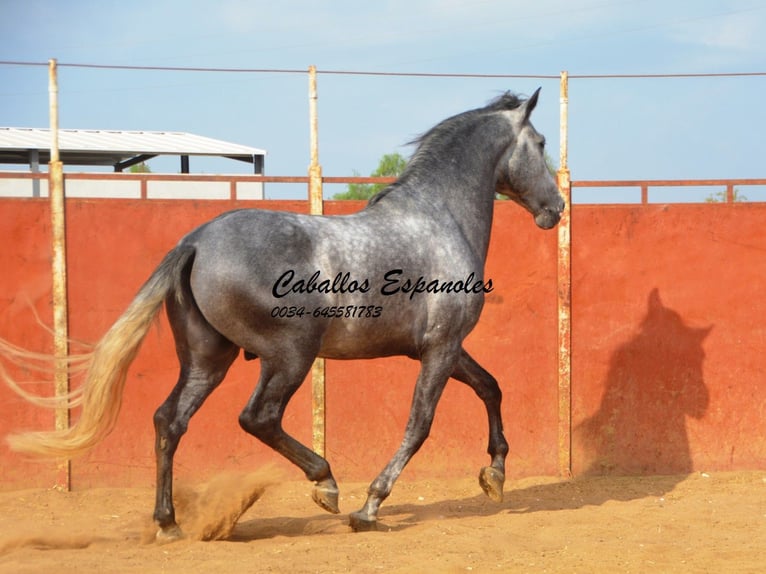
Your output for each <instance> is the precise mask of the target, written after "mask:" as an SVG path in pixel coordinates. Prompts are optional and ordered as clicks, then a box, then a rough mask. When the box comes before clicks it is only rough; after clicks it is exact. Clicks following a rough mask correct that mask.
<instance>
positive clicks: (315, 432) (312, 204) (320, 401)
mask: <svg viewBox="0 0 766 574" xmlns="http://www.w3.org/2000/svg"><path fill="white" fill-rule="evenodd" d="M317 97H318V96H317V77H316V67H315V66H310V67H309V123H310V129H311V139H310V142H311V143H310V145H311V163H310V165H309V213H311V214H312V215H322V214H323V213H324V200H323V195H322V194H323V191H322V167H321V166H320V165H319V121H318V117H317ZM325 423H326V415H325V360H324V359H323V358H321V357H318V358H316V359H315V360H314V364H313V365H312V367H311V427H312V428H311V436H312V445H313V449H314V452H316V453H317V454H318V455H319V456H325V449H326V445H327V439H326V435H325Z"/></svg>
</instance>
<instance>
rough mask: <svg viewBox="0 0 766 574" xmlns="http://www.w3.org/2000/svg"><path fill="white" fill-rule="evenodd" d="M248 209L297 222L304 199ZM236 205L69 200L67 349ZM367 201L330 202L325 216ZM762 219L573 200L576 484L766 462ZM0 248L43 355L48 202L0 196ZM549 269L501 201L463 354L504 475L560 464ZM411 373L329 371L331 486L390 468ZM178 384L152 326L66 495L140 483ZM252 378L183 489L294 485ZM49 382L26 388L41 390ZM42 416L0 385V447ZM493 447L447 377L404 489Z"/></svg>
mask: <svg viewBox="0 0 766 574" xmlns="http://www.w3.org/2000/svg"><path fill="white" fill-rule="evenodd" d="M249 205H252V203H249ZM258 205H259V206H263V207H266V208H270V209H283V210H284V209H289V210H294V211H305V210H306V209H307V203H306V202H302V201H295V202H288V201H266V202H259V203H258ZM242 206H244V204H237V203H235V202H228V201H220V202H219V201H197V202H194V201H146V200H144V201H139V200H136V201H134V200H74V199H71V200H68V202H67V223H68V231H67V239H68V264H69V309H70V334H71V336H72V337H73V338H75V339H79V340H84V341H96V340H97V339H98V338H99V337H100V336H101V334H103V332H104V331H105V330H106V329H107V328H108V327H109V325H110V324H111V323H112V322H113V321H114V320H115V319H116V318H117V317H118V316H119V314H120V313H121V312H122V311H123V309H124V308H125V306H126V305H127V304H128V302H129V301H130V300H131V299H132V297H133V295H134V294H135V292H136V290H137V289H138V287H139V286H140V285H141V283H142V282H143V281H144V280H145V279H146V277H147V276H148V275H149V273H150V272H151V270H152V269H153V268H154V267H155V266H156V265H157V263H158V262H159V260H160V259H161V257H162V256H163V255H164V253H165V252H166V251H168V250H169V249H170V248H172V247H173V245H174V244H175V243H176V241H177V240H178V239H179V238H180V237H181V236H182V235H183V234H184V233H185V232H186V231H188V230H190V229H191V228H193V227H194V226H196V225H197V224H199V223H202V222H204V221H206V220H208V219H210V218H211V217H213V216H215V215H217V214H218V213H220V212H222V211H225V210H228V209H231V208H234V207H242ZM360 207H361V204H360V203H357V202H328V203H327V204H326V211H327V212H328V213H340V212H344V211H345V212H348V211H354V210H357V209H359V208H360ZM765 216H766V205H764V204H733V205H673V206H661V205H649V206H640V205H631V206H614V207H611V206H610V207H605V206H598V207H596V206H593V207H591V206H579V205H578V206H575V208H574V210H573V217H572V236H573V249H572V273H573V298H572V303H573V310H572V325H573V333H572V341H573V343H572V345H573V348H572V352H573V359H572V360H573V369H572V392H573V405H572V406H573V410H572V418H573V427H574V428H573V468H574V471H575V473H577V474H581V473H587V472H609V473H668V472H687V471H690V470H692V469H699V470H716V469H721V470H724V469H737V468H762V467H764V463H766V444H764V438H763V437H765V436H766V432H764V430H766V429H765V428H764V427H765V426H766V424H765V423H764V422H763V416H761V415H762V412H763V411H764V409H766V396H765V395H766V385H765V384H764V383H766V381H764V376H765V375H764V374H763V373H766V358H764V357H766V355H765V354H764V353H763V349H764V343H766V329H765V328H764V326H763V323H764V318H766V303H765V302H764V296H763V289H764V278H766V234H764V232H763V231H762V230H761V222H762V221H764V218H765ZM0 238H2V239H3V246H4V249H2V250H0V269H2V273H0V337H2V338H4V339H7V340H9V341H11V342H13V343H16V344H18V345H21V346H24V347H27V348H30V349H33V350H39V351H50V350H51V344H50V335H49V334H48V333H46V332H45V331H44V329H43V328H42V327H41V326H40V325H38V324H37V323H36V321H35V319H34V316H33V313H32V310H31V307H30V306H33V307H34V308H35V309H36V310H37V311H38V313H39V315H40V318H41V320H42V321H43V322H44V323H45V324H46V325H50V324H51V310H50V300H51V293H50V246H49V242H50V224H49V212H48V204H47V201H46V200H35V199H2V200H0ZM555 273H556V234H555V232H550V231H549V232H544V231H541V230H539V229H537V228H536V227H535V225H534V223H533V222H532V221H531V218H530V217H529V216H528V215H527V214H526V213H524V212H522V211H521V210H520V209H519V208H518V207H517V206H515V205H513V204H511V203H510V202H498V204H497V210H496V214H495V222H494V228H493V236H492V243H491V246H490V255H489V260H488V263H487V276H488V277H491V278H492V280H493V285H494V286H495V290H494V292H493V293H492V294H491V295H490V296H489V298H488V300H487V304H486V306H485V309H484V313H483V315H482V318H481V320H480V322H479V325H478V326H477V328H476V329H475V331H474V332H473V333H472V334H471V336H470V337H469V339H468V341H467V342H466V347H467V348H468V350H469V351H470V352H471V353H472V354H473V355H474V356H475V357H476V358H477V360H479V362H481V363H482V364H483V365H484V366H485V367H486V368H487V369H488V370H489V371H490V372H492V373H493V374H494V375H495V376H496V377H497V379H498V380H499V381H500V384H501V387H502V388H503V391H504V403H503V411H504V417H505V427H506V434H507V437H508V440H509V442H510V444H511V454H510V455H509V458H508V473H509V476H511V477H518V476H525V475H553V474H556V472H557V468H558V463H557V425H558V420H557V416H558V406H557V405H558V403H557V384H556V350H557V342H556V277H555ZM711 326H712V328H711V329H710V330H709V332H706V330H707V329H708V328H710V327H711ZM417 368H418V364H417V363H415V362H413V361H410V360H408V359H401V358H393V359H381V360H372V361H344V362H341V361H328V364H327V451H328V459H329V460H330V463H331V464H332V466H333V469H334V472H335V474H336V477H337V478H338V479H340V480H370V479H372V478H373V477H374V476H375V475H376V474H377V472H378V471H379V470H380V469H381V468H382V467H383V465H384V464H385V463H386V462H387V460H388V458H389V457H390V456H391V455H392V454H393V452H394V451H395V449H396V447H397V446H398V443H399V441H400V440H401V437H402V433H403V430H404V426H405V423H406V419H407V414H408V410H409V403H410V397H411V393H412V387H413V384H414V380H415V377H416V375H417ZM9 369H10V370H13V367H9ZM14 372H15V371H14ZM17 374H18V373H17ZM176 376H177V364H176V359H175V355H174V352H173V343H172V336H171V334H170V329H169V327H168V326H167V324H166V322H165V320H164V317H163V318H162V319H161V320H160V321H159V322H158V326H157V328H156V329H153V330H152V332H151V333H150V334H149V336H148V338H147V340H146V342H145V344H144V347H143V349H142V351H141V352H140V354H139V357H138V358H137V360H136V362H135V363H134V365H133V368H132V370H131V373H130V376H129V382H128V385H127V390H126V394H125V400H124V405H123V410H122V412H121V415H120V420H119V423H118V426H117V428H116V430H115V431H114V432H113V433H112V435H110V436H109V437H108V438H107V439H106V440H105V441H104V442H103V443H102V444H101V445H99V446H98V447H97V448H96V449H94V450H93V451H92V452H91V453H90V454H89V455H87V456H86V457H85V458H83V459H80V460H76V461H74V463H73V470H72V481H73V486H74V487H75V488H77V487H85V486H92V485H111V484H114V485H145V484H151V483H152V482H153V480H154V457H153V441H154V439H153V428H152V414H153V412H154V410H155V409H156V407H157V406H158V405H159V404H160V403H161V402H162V401H163V400H164V398H165V397H166V396H167V394H168V393H169V392H170V389H171V388H172V385H173V384H174V383H175V380H176ZM257 377H258V362H257V361H253V362H247V363H246V362H244V361H242V360H238V361H237V363H236V364H235V366H234V367H233V368H232V370H231V372H230V374H229V376H228V377H227V379H226V380H225V381H224V383H223V384H222V385H221V387H220V388H219V389H218V390H217V391H216V392H215V393H214V394H213V395H212V396H211V397H210V399H209V400H208V402H207V403H206V404H205V405H204V406H203V408H202V409H201V411H200V412H199V413H198V414H197V415H196V416H195V417H194V418H193V419H192V422H191V425H190V428H189V432H188V433H187V435H186V436H185V437H184V439H183V441H182V443H181V447H180V449H179V452H178V455H177V457H176V461H177V463H176V468H177V472H178V474H179V475H180V476H184V475H193V476H194V477H200V476H206V475H209V474H212V473H214V472H216V471H219V470H222V469H235V470H236V469H243V470H244V469H251V468H254V467H258V466H261V465H263V464H267V463H275V464H277V465H279V466H282V467H284V468H287V469H290V470H289V471H290V473H291V474H290V476H293V477H294V478H300V477H301V476H302V475H301V473H300V471H299V470H297V469H295V468H294V467H292V466H289V465H288V464H287V463H285V462H283V461H282V459H281V458H280V457H279V456H278V455H276V454H274V453H273V452H271V451H270V450H269V449H267V448H265V447H263V446H262V445H261V444H260V443H258V442H257V441H256V440H255V439H253V438H252V437H250V436H249V435H246V434H245V433H244V432H242V431H241V430H240V428H239V426H238V423H237V416H238V414H239V411H240V409H241V408H242V407H243V406H244V404H245V402H246V401H247V398H248V396H249V394H250V393H251V392H252V390H253V387H254V384H255V382H256V380H257ZM20 378H22V379H24V378H26V379H29V378H30V376H29V375H28V374H27V375H24V374H22V375H21V377H20ZM75 384H76V382H75ZM50 386H51V385H34V386H31V387H30V388H31V389H33V390H35V391H36V392H40V393H44V392H50V391H49V390H48V389H49V388H50ZM309 391H310V388H309V385H304V387H303V388H302V389H301V390H300V391H299V393H298V394H297V395H296V396H295V398H294V399H293V401H292V403H291V405H290V407H289V408H288V413H287V417H286V421H285V427H286V428H287V429H288V430H289V431H291V432H292V433H293V434H295V436H296V437H297V438H299V439H300V440H302V441H303V442H305V443H307V444H310V441H311V434H310V433H311V421H310V413H311V408H310V392H309ZM52 420H53V416H52V413H50V412H45V411H42V410H40V409H38V408H35V407H30V406H28V405H26V404H25V403H24V402H23V401H22V400H21V399H19V398H18V397H17V396H16V395H15V394H13V393H12V392H11V391H10V390H8V389H7V388H6V387H5V386H3V385H0V434H2V435H5V434H7V433H9V432H11V431H15V430H18V429H25V428H50V427H51V426H52ZM486 435H487V423H486V415H485V412H484V408H483V405H482V404H481V402H480V401H479V400H478V399H477V398H476V397H475V396H473V394H472V391H470V390H469V389H468V388H466V387H464V386H463V385H461V384H460V383H458V382H454V381H452V382H450V384H449V385H448V387H447V390H446V392H445V394H444V396H443V398H442V401H441V403H440V405H439V409H438V410H437V415H436V421H435V424H434V428H433V431H432V433H431V437H430V438H429V440H428V441H427V442H426V445H425V446H424V447H423V449H422V450H421V451H420V452H419V453H418V454H417V455H416V456H415V458H414V459H413V461H412V463H411V464H410V466H409V467H408V468H407V469H406V470H405V474H404V476H405V477H410V478H412V477H429V476H470V475H475V474H476V473H477V471H478V469H479V467H480V466H482V465H483V464H485V463H486V462H487V460H488V457H487V455H486V454H485V451H486V440H487V436H486ZM350 437H353V438H350ZM0 460H2V462H3V464H2V465H1V466H0V484H2V486H3V487H6V488H18V487H21V486H29V487H31V486H50V485H51V484H52V483H53V481H54V478H55V472H54V470H53V465H52V464H50V463H38V462H30V461H27V460H25V459H23V458H22V457H20V456H19V455H17V454H15V453H12V452H11V451H9V450H8V449H7V447H6V446H5V444H2V445H0Z"/></svg>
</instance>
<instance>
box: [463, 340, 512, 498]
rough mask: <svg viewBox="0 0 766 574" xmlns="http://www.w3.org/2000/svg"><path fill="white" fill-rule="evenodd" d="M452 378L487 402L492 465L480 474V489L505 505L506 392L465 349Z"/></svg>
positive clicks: (489, 450)
mask: <svg viewBox="0 0 766 574" xmlns="http://www.w3.org/2000/svg"><path fill="white" fill-rule="evenodd" d="M452 377H453V378H455V379H457V380H458V381H460V382H462V383H465V384H467V385H468V386H469V387H471V388H472V389H473V390H474V392H475V393H476V394H477V395H478V396H479V398H480V399H481V400H482V401H483V402H484V405H485V407H486V409H487V420H488V422H489V445H488V447H487V452H488V453H489V456H490V459H491V462H490V465H489V466H485V467H483V468H482V469H481V471H480V472H479V485H480V486H481V488H482V490H483V491H484V493H485V494H486V495H487V496H489V498H491V499H492V500H494V501H496V502H502V501H503V486H504V484H505V458H506V456H507V455H508V441H506V440H505V436H504V435H503V419H502V415H501V412H500V403H501V401H502V396H503V395H502V392H501V391H500V387H499V386H498V384H497V380H495V378H494V377H493V376H492V375H490V374H489V373H488V372H487V371H486V370H485V369H484V368H483V367H482V366H481V365H479V363H477V362H476V361H475V360H474V359H473V358H472V357H471V356H470V355H469V354H468V353H467V352H466V351H465V349H461V350H460V357H459V359H458V361H457V363H456V364H455V370H454V371H453V372H452Z"/></svg>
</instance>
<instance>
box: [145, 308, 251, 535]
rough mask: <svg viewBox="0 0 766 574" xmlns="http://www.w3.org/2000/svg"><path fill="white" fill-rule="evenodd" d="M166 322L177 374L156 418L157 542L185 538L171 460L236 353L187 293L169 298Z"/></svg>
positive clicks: (155, 518)
mask: <svg viewBox="0 0 766 574" xmlns="http://www.w3.org/2000/svg"><path fill="white" fill-rule="evenodd" d="M166 306H167V312H168V319H169V321H170V326H171V328H172V330H173V336H174V338H175V344H176V354H177V355H178V359H179V362H180V364H181V372H180V375H179V377H178V382H177V383H176V386H175V388H174V389H173V391H172V392H171V393H170V395H169V396H168V398H167V399H166V400H165V402H164V403H162V405H161V406H160V407H159V408H158V409H157V411H156V412H155V414H154V428H155V457H156V464H157V485H156V489H157V491H156V501H155V507H154V521H155V523H156V524H157V526H159V531H158V532H157V540H158V541H161V542H162V541H168V540H174V539H177V538H180V537H182V536H183V534H182V532H181V529H180V528H179V526H178V524H177V523H176V517H175V508H174V506H173V457H174V455H175V452H176V449H177V448H178V444H179V442H180V440H181V437H182V436H183V435H184V433H185V432H186V429H187V427H188V424H189V420H190V419H191V417H192V416H193V415H194V413H196V412H197V410H198V409H199V408H200V407H201V406H202V403H203V402H204V401H205V399H206V398H207V397H208V396H209V395H210V393H212V392H213V390H215V388H216V387H218V385H219V384H220V383H221V381H223V379H224V377H225V376H226V373H227V371H228V370H229V367H230V366H231V364H232V363H233V362H234V359H235V358H236V357H237V354H238V352H239V348H238V347H236V346H235V345H234V344H233V343H231V342H230V341H229V340H228V339H226V338H224V337H223V336H222V335H221V334H220V333H218V332H217V331H216V330H215V329H213V327H212V326H211V325H210V324H209V323H208V322H207V321H206V320H205V319H204V317H203V316H202V314H201V313H200V311H199V309H198V308H197V306H196V304H195V303H194V301H193V298H192V297H191V295H190V294H188V293H187V296H186V297H184V298H183V301H182V302H179V301H178V300H176V299H175V298H174V297H172V296H171V297H169V298H168V300H167V302H166Z"/></svg>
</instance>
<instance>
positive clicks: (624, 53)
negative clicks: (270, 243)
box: [0, 0, 766, 201]
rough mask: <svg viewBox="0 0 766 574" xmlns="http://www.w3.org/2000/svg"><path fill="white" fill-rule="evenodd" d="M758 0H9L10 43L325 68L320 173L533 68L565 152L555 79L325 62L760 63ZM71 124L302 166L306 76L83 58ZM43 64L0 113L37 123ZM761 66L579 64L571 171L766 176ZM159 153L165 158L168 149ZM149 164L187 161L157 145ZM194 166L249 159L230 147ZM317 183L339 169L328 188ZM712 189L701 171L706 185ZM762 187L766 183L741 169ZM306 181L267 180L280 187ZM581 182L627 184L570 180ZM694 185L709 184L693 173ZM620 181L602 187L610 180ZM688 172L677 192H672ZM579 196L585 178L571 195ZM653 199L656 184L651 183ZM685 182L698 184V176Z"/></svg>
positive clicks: (28, 58)
mask: <svg viewBox="0 0 766 574" xmlns="http://www.w3.org/2000/svg"><path fill="white" fill-rule="evenodd" d="M764 30H766V3H764V2H763V1H762V0H718V1H714V0H677V1H674V0H614V1H606V0H535V1H534V2H530V1H525V2H520V1H516V0H474V1H471V2H469V1H458V0H408V1H403V0H389V1H378V2H359V1H346V0H341V1H329V0H326V1H314V2H311V1H308V0H303V1H289V0H288V1H284V2H274V1H273V0H272V1H270V2H265V1H261V0H218V1H216V2H198V1H194V0H186V1H184V2H181V1H165V2H163V1H158V0H154V1H152V2H147V1H144V0H135V1H134V2H130V3H128V4H126V3H124V2H115V1H111V0H104V1H95V0H93V1H78V0H69V1H67V2H62V1H53V0H48V1H46V0H16V1H13V0H0V60H3V61H24V62H46V61H47V60H48V59H49V58H56V59H57V60H58V61H59V62H60V63H61V64H66V63H78V64H102V65H131V66H133V65H135V66H170V67H205V68H248V69H253V68H257V69H271V70H273V69H295V70H306V69H308V67H309V65H312V64H313V65H316V67H317V68H318V70H319V71H320V75H319V78H318V90H319V100H318V106H319V137H320V140H319V141H320V150H319V154H320V162H321V163H322V167H323V173H324V175H329V176H342V175H353V174H354V173H355V172H356V173H359V174H362V175H367V174H369V173H371V172H372V171H373V170H374V169H375V168H376V167H377V164H378V160H379V159H380V157H381V156H382V155H383V154H385V153H391V152H399V153H401V154H402V155H404V156H405V157H407V156H408V155H409V154H410V153H411V151H412V150H411V148H410V147H408V146H406V145H405V144H406V142H408V141H410V140H411V139H412V138H413V137H415V136H416V135H418V134H419V133H421V132H423V131H425V130H426V129H428V128H429V127H431V126H432V125H433V124H435V123H436V122H438V121H439V120H441V119H443V118H445V117H447V116H449V115H452V114H454V113H457V112H460V111H463V110H466V109H469V108H474V107H478V106H481V105H483V104H484V103H486V102H487V101H488V100H490V99H491V98H493V97H494V96H495V95H497V94H498V93H500V92H502V91H504V90H508V89H510V90H513V91H516V92H520V93H522V94H531V93H532V91H534V89H536V88H537V87H538V86H542V88H543V90H542V95H541V100H540V103H539V105H538V109H537V111H536V112H535V116H534V118H533V120H534V122H535V125H536V127H537V128H538V130H540V131H541V132H543V133H544V134H546V136H547V139H548V142H549V153H550V154H551V156H552V157H553V158H555V159H558V145H559V135H558V134H559V127H558V125H559V123H558V122H559V83H558V80H557V79H539V78H538V79H535V78H428V77H391V76H385V77H378V76H357V75H334V74H322V73H321V72H322V70H326V71H329V70H349V71H372V72H407V73H411V72H414V73H447V74H508V75H534V76H540V75H542V76H556V75H558V74H559V72H560V71H561V70H567V71H568V72H569V74H570V75H572V76H577V75H591V74H597V75H602V74H676V73H682V74H698V73H731V72H766V33H764ZM59 83H60V106H61V111H60V126H61V127H62V128H91V129H95V128H102V129H124V130H179V131H188V132H192V133H198V134H201V135H205V136H209V137H214V138H219V139H224V140H229V141H233V142H237V143H241V144H246V145H252V146H255V147H261V148H265V149H266V150H268V156H267V158H266V171H267V173H270V174H272V175H304V174H305V173H306V170H307V167H308V163H309V135H308V133H309V131H308V128H309V124H308V87H307V76H306V74H303V73H298V74H277V73H266V74H255V73H252V74H235V73H210V72H204V73H199V72H197V73H193V72H185V71H182V72H172V71H134V70H104V69H83V68H71V67H66V66H63V67H61V68H60V73H59ZM47 90H48V86H47V69H46V68H45V67H26V66H11V65H0V126H13V127H46V126H48V124H49V120H48V91H47ZM765 93H766V76H755V77H733V78H676V79H578V78H576V77H575V78H573V79H572V80H571V82H570V89H569V103H570V111H569V114H570V131H569V167H570V169H571V172H572V178H573V179H574V180H590V179H601V180H603V179H701V178H763V177H766V165H764V159H763V155H764V154H763V152H764V147H765V146H764V143H765V142H766V137H765V136H764V133H765V131H764V128H765V127H766V111H765V106H764V103H763V102H764V94H765ZM165 161H167V160H165ZM150 166H151V167H152V169H153V171H170V172H175V171H178V167H177V166H176V164H175V161H174V162H173V163H172V164H168V163H163V162H162V160H155V162H150ZM191 168H192V171H203V172H206V173H214V172H221V171H224V172H233V173H242V172H243V170H245V169H246V168H245V166H241V167H240V166H239V165H238V164H236V163H235V162H225V163H218V162H212V163H208V164H205V163H200V162H199V161H196V160H194V159H192V166H191ZM325 191H326V196H330V195H332V194H333V193H336V192H338V191H342V188H333V187H332V186H328V188H326V190H325ZM707 191H708V190H706V192H707ZM743 192H744V193H745V194H746V195H748V196H749V197H750V198H751V199H764V200H766V192H764V190H762V189H752V190H748V189H745V190H743ZM302 193H303V188H302V187H299V188H298V189H297V190H296V189H295V187H280V186H278V185H277V184H270V185H269V187H268V195H269V196H270V197H273V198H280V197H296V196H300V195H301V194H302ZM579 193H580V194H581V195H580V196H579V198H580V199H581V200H585V201H591V200H597V199H602V200H604V201H607V200H610V199H613V200H622V199H625V198H626V197H627V196H626V195H625V193H624V192H619V193H617V192H614V191H603V192H585V191H583V192H579ZM700 193H702V192H700ZM606 195H609V197H606ZM684 195H686V196H687V197H688V196H689V192H673V191H669V192H667V194H666V196H663V197H667V199H668V200H678V199H681V198H683V197H684ZM576 197H577V196H576ZM652 198H653V199H655V200H656V199H657V198H659V196H654V194H653V195H652ZM694 198H696V199H699V195H696V196H695V197H694Z"/></svg>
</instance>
